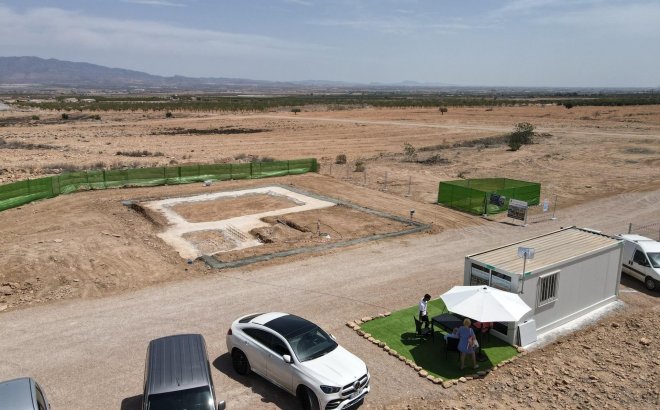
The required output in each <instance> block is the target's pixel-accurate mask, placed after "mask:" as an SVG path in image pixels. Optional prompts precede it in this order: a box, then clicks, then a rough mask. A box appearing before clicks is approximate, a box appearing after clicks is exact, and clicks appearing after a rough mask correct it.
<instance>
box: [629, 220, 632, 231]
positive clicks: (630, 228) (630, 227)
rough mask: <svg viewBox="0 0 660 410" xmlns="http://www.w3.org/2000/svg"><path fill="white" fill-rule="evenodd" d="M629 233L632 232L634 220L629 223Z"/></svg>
mask: <svg viewBox="0 0 660 410" xmlns="http://www.w3.org/2000/svg"><path fill="white" fill-rule="evenodd" d="M628 233H632V222H630V223H628Z"/></svg>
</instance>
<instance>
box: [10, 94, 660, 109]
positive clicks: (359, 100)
mask: <svg viewBox="0 0 660 410" xmlns="http://www.w3.org/2000/svg"><path fill="white" fill-rule="evenodd" d="M94 100H95V101H94V102H82V101H79V102H70V101H66V98H65V97H58V98H57V99H56V101H52V102H41V103H38V102H30V101H28V102H20V103H18V104H20V105H23V106H30V107H38V108H44V109H50V110H69V111H75V110H86V111H266V110H269V109H275V108H286V107H290V109H295V108H300V107H304V106H306V105H326V106H328V107H329V108H330V109H333V108H334V109H345V108H352V107H363V106H371V107H383V108H424V107H426V108H431V107H440V109H439V111H440V113H441V114H444V113H446V112H447V107H449V106H451V107H462V106H477V107H478V106H484V107H493V106H517V105H530V104H555V105H563V106H565V107H566V108H570V107H574V106H580V105H588V106H617V105H645V104H660V93H640V94H613V95H600V94H596V95H585V96H579V97H576V96H566V97H541V98H537V99H535V100H533V101H531V100H529V99H525V98H515V97H510V98H502V97H500V98H497V99H493V98H492V97H484V96H443V95H430V94H429V95H424V94H422V95H420V94H417V95H416V94H366V95H365V94H362V95H353V94H345V95H293V96H282V97H238V96H231V97H227V96H203V97H193V96H186V97H180V98H179V97H177V98H175V99H173V98H171V97H154V96H144V97H137V96H131V97H108V96H99V97H94Z"/></svg>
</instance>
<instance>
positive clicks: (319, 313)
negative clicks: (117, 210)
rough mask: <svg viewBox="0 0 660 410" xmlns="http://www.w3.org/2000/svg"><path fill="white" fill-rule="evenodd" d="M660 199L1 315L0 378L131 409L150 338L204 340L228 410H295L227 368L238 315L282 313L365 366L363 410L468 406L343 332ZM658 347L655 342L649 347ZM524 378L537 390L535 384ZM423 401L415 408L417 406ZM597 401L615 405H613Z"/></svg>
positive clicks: (617, 201)
mask: <svg viewBox="0 0 660 410" xmlns="http://www.w3.org/2000/svg"><path fill="white" fill-rule="evenodd" d="M658 201H660V190H656V191H653V192H640V193H632V194H625V195H618V196H614V197H611V198H606V199H602V200H598V201H593V202H590V203H586V204H582V205H579V206H577V207H572V208H568V209H566V210H564V212H562V215H561V218H560V219H559V220H557V221H547V222H543V223H538V224H534V225H530V226H528V227H526V228H522V227H519V226H511V225H509V224H504V223H497V222H490V223H487V224H484V225H474V226H471V227H467V228H463V229H460V230H459V229H449V230H445V231H443V232H441V233H439V234H435V235H419V236H416V237H408V238H405V239H395V240H389V241H382V242H378V243H372V244H368V245H365V246H361V247H358V248H353V249H349V250H342V251H337V252H334V253H331V254H327V255H323V256H319V257H313V258H309V259H304V260H297V261H293V262H290V263H284V264H280V265H277V266H270V267H266V268H255V269H236V270H229V271H224V272H219V273H217V274H211V275H209V276H206V277H196V278H193V279H190V280H186V281H183V280H182V281H177V282H173V283H168V284H164V285H156V286H152V287H149V288H145V289H142V290H139V291H131V292H126V293H123V294H120V295H115V296H109V297H104V298H98V299H93V300H70V301H61V302H55V303H52V304H50V305H43V306H38V307H34V308H26V309H22V310H16V311H9V312H5V313H2V314H0V329H2V337H0V351H2V353H3V354H2V360H0V380H4V379H8V378H13V377H19V376H24V375H31V376H33V377H35V378H37V380H39V382H40V383H42V384H43V385H44V386H45V389H46V391H47V392H48V394H49V396H50V400H51V402H52V404H53V407H54V409H67V410H76V409H89V408H98V409H116V408H121V409H123V410H129V409H137V408H139V403H140V397H139V396H140V394H141V384H142V378H143V371H144V357H145V352H146V346H147V343H148V342H149V340H150V339H153V338H156V337H159V336H164V335H168V334H173V333H182V332H199V333H202V334H203V335H204V336H205V338H206V340H207V344H208V349H209V355H210V358H211V361H212V362H213V377H214V379H215V383H216V391H217V393H218V396H219V397H220V398H222V399H224V400H226V401H227V402H228V406H229V407H230V408H235V409H248V408H259V409H261V408H264V409H273V408H284V409H288V408H296V406H297V404H296V402H295V401H294V400H293V399H292V398H291V397H289V396H287V395H286V394H284V393H283V392H281V391H280V390H278V389H277V388H275V387H273V386H271V385H270V384H268V383H266V382H265V381H263V380H262V379H260V378H258V377H256V376H251V377H238V376H237V375H236V374H235V373H234V372H233V371H232V370H231V365H230V362H229V360H228V355H227V353H226V345H225V333H226V330H227V328H228V326H229V324H230V323H231V321H232V320H234V319H235V318H236V317H238V316H240V315H242V314H246V313H249V312H257V311H285V312H290V313H295V314H299V315H301V316H304V317H307V318H309V319H311V320H313V321H315V322H317V323H318V324H320V325H321V326H323V327H324V328H326V329H327V330H328V331H330V332H332V333H334V334H335V335H336V336H337V338H338V340H339V341H340V343H342V344H343V345H344V346H345V347H347V348H348V349H349V350H351V351H353V352H354V353H356V354H357V355H359V356H360V357H362V358H363V359H364V360H365V361H366V362H367V364H368V366H369V369H370V371H371V373H372V376H373V382H372V383H373V390H372V393H371V394H370V395H369V397H368V398H367V400H366V403H365V406H364V407H363V408H384V407H385V406H389V405H392V403H395V404H394V405H396V406H402V407H403V408H405V404H403V405H401V403H415V404H414V406H415V407H417V406H418V405H419V406H420V407H421V406H422V404H420V403H424V405H428V406H430V407H428V408H438V407H442V405H437V404H436V405H434V404H433V403H440V402H441V401H443V400H455V401H456V403H459V404H460V403H469V400H470V398H469V397H468V398H464V396H465V394H464V393H465V392H466V391H467V390H466V389H468V387H466V385H461V386H458V387H456V388H453V389H450V390H443V389H442V388H441V387H439V386H437V385H433V384H431V383H428V382H424V381H423V380H421V379H420V378H419V377H418V376H417V375H416V374H415V373H414V372H412V371H410V370H409V369H408V368H407V367H406V366H404V365H403V364H401V363H398V362H396V361H393V360H391V358H390V357H388V356H385V355H384V354H383V353H382V352H381V351H380V350H378V349H377V348H376V347H374V346H373V345H372V344H370V343H368V342H366V341H364V340H363V339H361V338H358V337H357V336H356V335H355V333H354V332H352V331H350V330H349V329H348V328H346V327H345V326H344V323H345V322H346V321H347V320H351V319H354V318H359V317H362V316H366V315H373V314H376V313H379V312H383V311H391V310H397V309H400V308H403V307H406V306H410V305H412V304H414V303H416V301H417V299H418V298H419V295H420V294H423V293H425V292H429V293H431V294H433V295H434V296H435V297H437V295H439V294H440V293H442V292H443V291H445V290H447V289H448V288H449V287H451V286H452V285H455V284H459V283H461V282H462V269H463V257H464V255H466V254H468V253H470V252H474V251H477V250H481V249H485V248H489V247H491V246H496V245H501V244H505V243H510V242H513V241H515V240H517V239H522V238H525V237H529V236H534V235H536V234H540V233H544V232H547V231H550V230H553V229H558V228H559V227H560V226H569V225H573V224H577V225H579V226H587V227H590V228H594V229H600V230H603V231H604V232H608V233H616V232H620V231H623V230H624V229H625V227H626V223H627V221H629V220H636V221H657V220H659V219H660V209H659V208H658V207H657V203H658ZM356 261H359V263H356ZM136 274H139V272H136ZM181 274H182V275H185V272H181ZM182 279H184V277H182ZM633 288H635V285H634V283H633ZM656 297H657V295H652V294H645V293H639V292H636V291H635V292H626V293H624V300H630V301H633V302H631V303H630V308H629V309H631V314H634V313H635V310H634V309H640V307H636V306H647V307H648V306H656V305H657V299H656ZM640 300H641V302H640ZM656 323H657V320H656ZM635 336H637V335H635ZM657 342H658V341H657V340H655V341H654V342H653V343H656V346H657ZM633 349H635V347H632V348H631V347H629V346H621V347H620V351H619V352H618V353H619V354H621V355H627V356H625V357H623V358H622V359H621V360H622V361H625V360H628V359H631V357H632V358H634V357H637V353H636V352H635V351H634V350H633ZM656 349H657V348H656ZM558 350H559V351H561V349H560V348H558ZM534 354H535V353H532V355H534ZM539 354H541V355H542V354H546V353H543V352H540V353H539ZM547 354H549V355H556V354H557V352H552V351H551V352H550V353H547ZM571 354H572V352H571ZM545 357H548V356H545ZM548 366H552V364H548ZM608 371H609V372H612V373H615V372H616V371H617V369H616V367H614V366H612V367H610V368H609V370H608ZM512 377H513V376H512ZM516 377H517V376H516ZM531 377H538V380H537V381H539V382H542V378H541V376H534V375H532V376H531ZM475 383H476V382H475ZM479 383H486V384H487V383H489V382H488V379H486V380H485V381H483V382H479ZM630 383H633V381H631V382H630ZM468 385H469V383H468ZM486 387H488V386H486ZM420 397H423V398H424V400H423V401H421V402H420ZM477 399H478V398H475V399H473V400H472V406H474V407H484V401H483V400H481V401H480V400H477ZM565 399H566V400H570V397H566V398H565ZM601 399H602V402H604V403H610V404H611V405H613V406H614V407H624V405H623V404H622V402H618V401H617V397H613V398H612V399H610V398H608V397H602V398H601ZM651 399H653V398H652V397H651ZM557 400H559V399H557ZM562 400H563V399H562ZM429 403H430V404H429ZM555 403H557V404H560V401H555ZM645 403H646V401H645ZM656 404H657V403H656ZM569 407H570V406H569Z"/></svg>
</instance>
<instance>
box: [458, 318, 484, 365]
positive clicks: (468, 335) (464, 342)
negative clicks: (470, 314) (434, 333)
mask: <svg viewBox="0 0 660 410" xmlns="http://www.w3.org/2000/svg"><path fill="white" fill-rule="evenodd" d="M471 324H472V322H470V319H468V318H465V320H463V326H461V327H460V328H459V329H458V338H459V339H460V340H459V341H458V351H459V352H461V370H463V369H464V368H465V355H467V354H469V355H471V356H472V363H473V364H474V368H475V369H476V368H478V367H479V365H478V364H477V355H476V353H475V351H474V342H475V341H476V336H475V335H474V330H472V328H471V327H470V325H471Z"/></svg>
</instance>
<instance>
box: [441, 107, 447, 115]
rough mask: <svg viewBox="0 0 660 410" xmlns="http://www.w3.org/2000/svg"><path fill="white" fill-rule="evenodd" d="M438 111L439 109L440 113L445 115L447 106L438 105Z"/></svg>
mask: <svg viewBox="0 0 660 410" xmlns="http://www.w3.org/2000/svg"><path fill="white" fill-rule="evenodd" d="M439 111H440V115H445V113H446V112H447V111H448V110H447V107H440V109H439Z"/></svg>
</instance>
